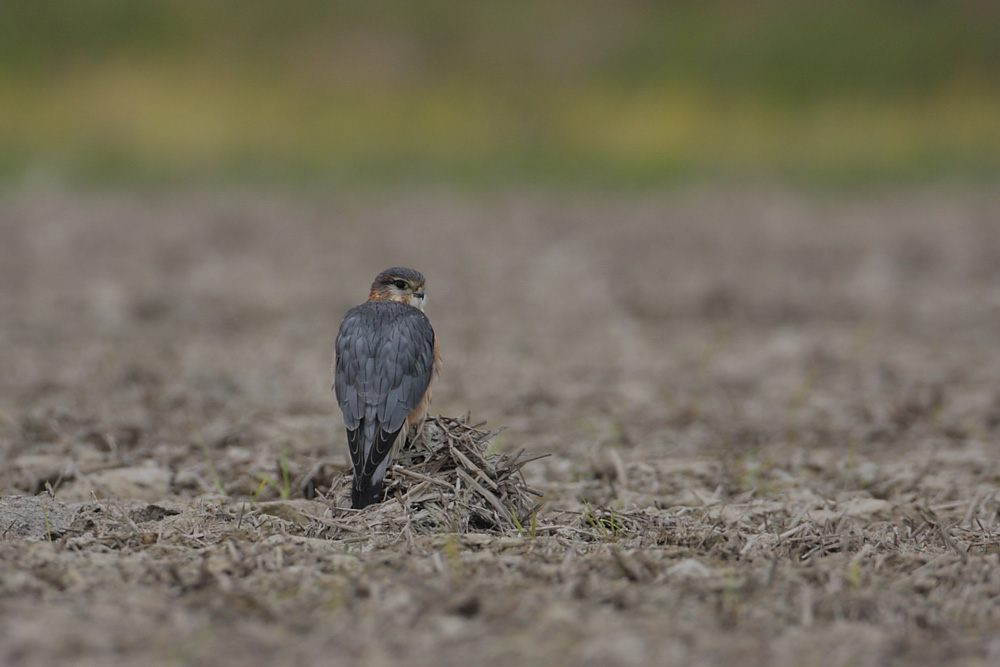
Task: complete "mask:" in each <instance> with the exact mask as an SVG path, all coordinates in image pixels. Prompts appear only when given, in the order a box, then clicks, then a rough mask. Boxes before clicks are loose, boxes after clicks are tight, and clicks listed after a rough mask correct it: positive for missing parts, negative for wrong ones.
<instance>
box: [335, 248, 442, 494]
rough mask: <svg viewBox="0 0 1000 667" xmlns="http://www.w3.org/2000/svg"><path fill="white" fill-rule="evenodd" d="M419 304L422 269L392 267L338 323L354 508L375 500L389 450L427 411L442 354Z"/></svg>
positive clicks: (339, 380) (338, 379)
mask: <svg viewBox="0 0 1000 667" xmlns="http://www.w3.org/2000/svg"><path fill="white" fill-rule="evenodd" d="M423 311H424V277H423V275H421V273H420V272H419V271H414V270H413V269H406V268H402V267H396V268H392V269H386V270H385V271H383V272H382V273H380V274H378V276H376V277H375V282H373V283H372V286H371V291H370V292H369V294H368V301H366V302H365V303H363V304H361V305H360V306H355V307H354V308H351V309H350V310H349V311H347V315H346V316H344V321H343V322H342V323H341V324H340V331H339V332H338V333H337V343H336V347H335V350H334V360H333V368H334V381H333V388H334V391H336V393H337V402H338V403H339V404H340V409H341V411H342V412H343V413H344V425H345V426H346V427H347V445H348V448H349V449H350V452H351V464H352V465H353V466H354V481H353V483H352V485H351V507H353V508H354V509H361V508H363V507H367V506H368V505H372V504H374V503H379V502H382V480H384V479H385V473H386V470H387V469H388V467H389V463H390V461H391V460H392V458H393V455H394V453H395V452H396V451H398V447H399V446H400V445H402V444H403V443H405V442H406V436H407V433H408V432H409V430H410V429H415V428H417V427H419V426H420V424H421V422H422V421H423V419H424V417H425V416H426V414H427V406H428V404H429V403H430V400H431V379H432V378H433V376H434V375H435V374H436V373H437V372H438V370H439V368H440V365H441V356H440V353H439V352H438V346H437V340H436V339H435V338H434V329H433V328H432V327H431V323H430V320H428V319H427V316H426V315H424V312H423Z"/></svg>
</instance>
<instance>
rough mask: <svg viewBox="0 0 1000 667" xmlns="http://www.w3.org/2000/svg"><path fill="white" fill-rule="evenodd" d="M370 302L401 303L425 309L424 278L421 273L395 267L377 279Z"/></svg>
mask: <svg viewBox="0 0 1000 667" xmlns="http://www.w3.org/2000/svg"><path fill="white" fill-rule="evenodd" d="M368 300H369V301H399V302H400V303H405V304H406V305H407V306H413V307H414V308H419V309H420V310H423V309H424V276H423V274H422V273H420V272H419V271H414V270H413V269H406V268H403V267H399V266H397V267H394V268H391V269H386V270H385V271H383V272H382V273H380V274H378V275H377V276H376V277H375V282H373V283H372V288H371V291H370V292H369V293H368Z"/></svg>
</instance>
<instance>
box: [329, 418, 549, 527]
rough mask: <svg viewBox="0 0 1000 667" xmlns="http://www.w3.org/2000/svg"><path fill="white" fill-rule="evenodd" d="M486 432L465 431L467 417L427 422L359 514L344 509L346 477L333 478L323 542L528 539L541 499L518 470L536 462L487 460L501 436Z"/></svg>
mask: <svg viewBox="0 0 1000 667" xmlns="http://www.w3.org/2000/svg"><path fill="white" fill-rule="evenodd" d="M485 425H486V422H485V421H479V422H475V423H470V416H469V415H465V416H464V417H446V416H443V415H438V416H436V417H429V418H428V419H427V420H426V421H425V422H424V424H423V427H422V428H421V429H420V431H419V432H418V433H417V435H416V436H415V437H414V438H413V439H412V440H411V441H410V442H409V443H408V444H407V445H406V446H405V447H403V448H401V451H400V453H399V455H398V456H397V457H396V460H395V462H394V464H393V465H392V466H391V468H390V472H389V475H388V476H387V483H386V500H385V501H384V502H383V503H381V504H379V505H375V506H372V507H370V508H366V509H365V510H361V511H356V510H351V509H347V508H346V507H344V505H346V504H347V503H348V502H349V501H348V498H349V497H350V488H351V475H352V473H351V471H350V470H347V471H340V472H338V473H335V474H334V476H333V478H332V479H331V480H330V482H329V487H328V490H327V493H326V494H325V495H326V497H327V498H328V499H329V500H330V501H332V502H333V504H334V505H336V507H333V508H331V511H332V513H333V518H334V520H333V521H331V522H329V524H328V525H329V527H330V528H331V530H330V531H326V536H327V537H333V538H335V537H338V533H340V532H345V531H346V532H351V533H354V532H358V531H359V530H361V529H367V530H372V531H376V532H385V533H394V532H395V533H406V534H418V535H428V534H433V533H440V532H452V533H469V532H493V533H497V534H501V535H505V534H525V533H526V532H529V531H530V530H531V526H534V525H535V523H536V518H535V515H536V513H537V512H538V509H539V507H540V503H539V502H538V499H539V498H541V496H542V492H541V491H539V490H537V489H535V488H533V487H531V486H530V485H529V484H528V483H527V482H526V481H525V479H524V476H523V475H522V472H521V470H522V468H523V467H524V466H525V465H526V464H527V463H530V462H531V461H534V460H537V459H539V458H542V456H534V457H529V456H526V455H525V452H524V450H523V449H521V450H519V451H517V452H515V453H513V454H509V453H504V452H490V451H489V450H490V446H491V441H492V440H493V438H495V437H496V436H497V435H499V434H500V433H501V432H502V431H503V430H504V429H503V428H499V429H496V430H493V431H490V430H485V429H484V428H483V427H484V426H485ZM543 456H544V455H543Z"/></svg>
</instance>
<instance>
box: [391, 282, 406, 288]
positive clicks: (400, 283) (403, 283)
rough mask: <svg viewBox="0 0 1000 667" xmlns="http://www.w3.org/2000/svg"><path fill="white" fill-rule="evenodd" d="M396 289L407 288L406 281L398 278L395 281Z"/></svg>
mask: <svg viewBox="0 0 1000 667" xmlns="http://www.w3.org/2000/svg"><path fill="white" fill-rule="evenodd" d="M394 284H395V285H396V289H406V282H405V281H403V280H397V281H396V282H395V283H394Z"/></svg>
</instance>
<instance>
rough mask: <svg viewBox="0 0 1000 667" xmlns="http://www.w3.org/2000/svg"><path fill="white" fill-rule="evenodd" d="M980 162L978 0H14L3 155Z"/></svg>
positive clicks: (3, 76) (276, 171)
mask: <svg viewBox="0 0 1000 667" xmlns="http://www.w3.org/2000/svg"><path fill="white" fill-rule="evenodd" d="M998 175H1000V3H997V2H995V1H994V0H980V1H971V0H966V1H962V0H957V1H952V2H944V1H931V0H925V1H917V0H906V1H903V0H900V1H897V2H876V1H870V2H843V1H836V0H831V1H803V2H792V1H784V2H779V1H771V2H753V3H749V2H735V1H733V2H673V3H667V2H591V1H581V0H574V1H564V2H520V1H513V2H504V3H479V2H476V3H459V2H444V1H439V0H424V1H422V2H403V1H402V0H386V1H384V2H349V3H324V2H305V1H301V0H291V1H286V2H281V3H276V2H263V1H260V0H238V1H237V0H218V1H194V0H190V1H188V0H182V1H176V2H141V1H139V0H92V1H89V2H87V1H74V0H52V1H48V2H37V1H33V0H24V1H20V0H13V1H8V2H4V3H3V5H2V8H0V179H2V180H4V181H7V182H11V181H19V180H23V179H31V178H35V177H39V176H41V177H43V178H47V177H51V178H55V179H60V180H67V181H70V182H83V183H108V182H111V183H120V182H125V183H164V182H177V181H180V182H188V181H199V182H202V181H208V182H227V181H250V182H258V181H266V182H290V183H300V182H330V181H331V180H332V181H338V182H346V183H354V182H357V183H373V184H383V183H399V182H406V183H410V182H416V183H428V182H429V183H442V182H443V183H452V184H460V185H461V184H467V185H493V184H510V183H517V184H538V185H545V186H571V187H576V186H586V187H590V186H612V187H619V186H625V187H633V186H639V187H649V186H660V185H664V184H671V183H676V182H678V181H687V180H692V179H713V180H725V181H741V180H754V181H756V180H760V179H779V180H782V181H793V182H805V183H815V184H821V185H822V184H848V185H855V184H857V185H865V184H885V183H900V182H904V183H907V182H932V181H933V182H937V181H941V180H947V181H955V180H959V181H974V182H983V181H991V182H992V181H993V180H994V179H996V178H997V176H998Z"/></svg>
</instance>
